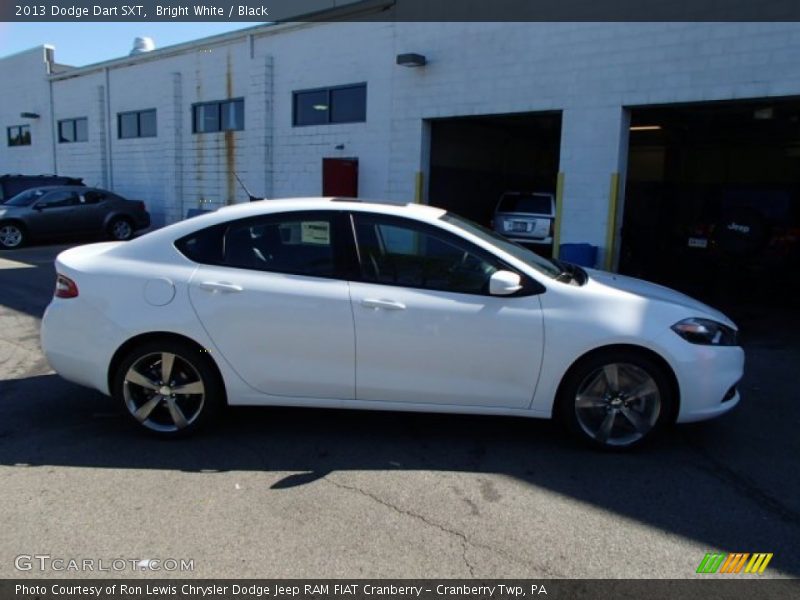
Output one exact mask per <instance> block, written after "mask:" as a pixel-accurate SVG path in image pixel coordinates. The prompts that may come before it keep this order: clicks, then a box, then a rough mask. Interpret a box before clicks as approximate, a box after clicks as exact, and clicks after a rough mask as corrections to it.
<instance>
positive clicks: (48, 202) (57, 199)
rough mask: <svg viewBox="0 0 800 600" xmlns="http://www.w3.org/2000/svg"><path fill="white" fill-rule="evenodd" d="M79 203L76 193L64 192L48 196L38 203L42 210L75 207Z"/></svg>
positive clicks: (52, 193)
mask: <svg viewBox="0 0 800 600" xmlns="http://www.w3.org/2000/svg"><path fill="white" fill-rule="evenodd" d="M78 202H79V200H78V194H77V193H76V192H71V191H67V190H64V191H59V192H51V193H49V194H47V195H46V196H44V197H43V198H42V199H41V200H40V201H39V202H38V206H40V207H42V208H61V207H64V206H75V205H76V204H78Z"/></svg>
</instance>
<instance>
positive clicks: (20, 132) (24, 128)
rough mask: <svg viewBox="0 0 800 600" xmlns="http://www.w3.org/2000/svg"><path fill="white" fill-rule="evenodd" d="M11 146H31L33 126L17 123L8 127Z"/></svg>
mask: <svg viewBox="0 0 800 600" xmlns="http://www.w3.org/2000/svg"><path fill="white" fill-rule="evenodd" d="M8 145H9V146H30V145H31V126H30V125H16V126H14V127H9V128H8Z"/></svg>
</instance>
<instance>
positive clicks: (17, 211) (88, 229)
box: [0, 186, 150, 249]
mask: <svg viewBox="0 0 800 600" xmlns="http://www.w3.org/2000/svg"><path fill="white" fill-rule="evenodd" d="M149 226H150V215H149V214H148V212H147V210H146V209H145V205H144V202H140V201H138V200H126V199H124V198H121V197H120V196H118V195H116V194H114V193H112V192H109V191H106V190H101V189H98V188H87V187H83V186H49V187H40V188H33V189H30V190H26V191H24V192H22V193H20V194H17V195H16V196H14V197H13V198H11V199H10V200H7V201H6V202H5V203H3V204H0V249H2V248H5V249H12V248H19V247H20V246H22V245H24V244H25V243H26V242H27V241H28V240H30V239H41V238H53V237H67V236H77V235H90V234H105V235H108V236H109V237H110V238H111V239H113V240H128V239H130V238H131V237H133V234H134V232H135V231H137V230H139V229H145V228H147V227H149Z"/></svg>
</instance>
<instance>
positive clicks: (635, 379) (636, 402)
mask: <svg viewBox="0 0 800 600" xmlns="http://www.w3.org/2000/svg"><path fill="white" fill-rule="evenodd" d="M661 405H662V402H661V392H660V390H659V388H658V385H657V384H656V381H655V380H654V379H653V377H652V376H651V375H650V374H649V373H648V372H647V371H645V370H644V369H642V368H641V367H639V366H636V365H633V364H630V363H609V364H606V365H603V366H602V367H600V368H597V369H595V370H593V371H592V372H590V373H589V374H588V375H587V376H586V377H585V378H584V379H583V381H582V382H581V383H580V385H579V386H578V391H577V394H576V395H575V416H576V418H577V421H578V425H579V426H580V427H581V429H583V431H584V432H585V433H586V434H587V435H588V436H589V437H591V438H592V439H594V440H595V441H597V442H599V443H600V444H603V445H606V446H617V447H622V446H628V445H631V444H634V443H636V442H638V441H639V440H641V439H642V438H644V437H645V436H646V435H647V434H648V433H649V432H650V431H651V430H652V429H653V428H654V427H655V425H656V423H657V422H658V417H659V415H660V414H661V408H662V407H661Z"/></svg>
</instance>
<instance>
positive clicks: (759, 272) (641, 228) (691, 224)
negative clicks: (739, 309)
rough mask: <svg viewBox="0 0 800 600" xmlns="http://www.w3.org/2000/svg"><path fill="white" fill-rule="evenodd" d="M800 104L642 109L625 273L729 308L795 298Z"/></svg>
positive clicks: (635, 127) (631, 163)
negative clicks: (794, 275)
mask: <svg viewBox="0 0 800 600" xmlns="http://www.w3.org/2000/svg"><path fill="white" fill-rule="evenodd" d="M799 240H800V100H798V99H790V100H775V99H770V100H761V101H748V102H724V103H704V104H693V105H682V106H670V107H653V108H635V109H632V111H631V131H630V145H629V159H628V171H627V184H626V189H625V211H624V218H623V228H622V240H621V253H620V270H621V271H622V272H623V273H626V274H630V275H634V276H637V277H642V278H645V279H649V280H652V281H657V282H660V283H664V284H666V285H669V286H671V287H675V288H677V289H680V290H682V291H685V292H687V293H689V294H691V295H694V296H696V297H698V298H701V299H704V300H706V301H708V302H712V303H716V304H717V305H719V306H722V307H733V306H737V305H746V304H753V303H758V304H761V303H765V302H767V303H771V302H772V301H776V300H777V301H793V300H791V299H792V298H793V297H794V293H796V291H797V283H796V282H795V281H793V279H794V277H793V276H792V273H796V269H797V267H798V266H800V244H799V243H798V241H799Z"/></svg>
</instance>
